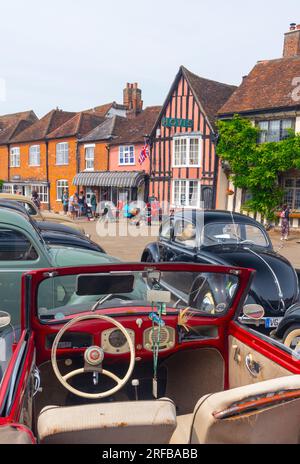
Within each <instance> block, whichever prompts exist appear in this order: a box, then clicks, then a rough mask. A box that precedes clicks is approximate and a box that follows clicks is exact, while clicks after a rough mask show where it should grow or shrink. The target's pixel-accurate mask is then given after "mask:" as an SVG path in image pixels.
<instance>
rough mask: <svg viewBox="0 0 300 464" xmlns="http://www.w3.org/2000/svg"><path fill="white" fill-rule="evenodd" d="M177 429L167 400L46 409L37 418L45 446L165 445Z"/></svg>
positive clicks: (170, 405)
mask: <svg viewBox="0 0 300 464" xmlns="http://www.w3.org/2000/svg"><path fill="white" fill-rule="evenodd" d="M175 428H176V409H175V406H174V403H173V402H172V401H171V400H168V399H161V400H158V401H132V402H124V403H123V402H122V403H98V404H89V405H83V406H71V407H58V406H48V407H46V408H44V409H43V410H42V411H41V413H40V415H39V418H38V424H37V430H38V438H39V442H40V443H44V444H50V443H53V444H62V443H67V444H71V443H79V444H100V443H105V444H114V443H115V444H138V443H140V444H152V443H155V444H156V443H157V444H166V443H168V442H169V440H170V438H171V436H172V433H173V432H174V430H175Z"/></svg>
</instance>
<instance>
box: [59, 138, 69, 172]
mask: <svg viewBox="0 0 300 464" xmlns="http://www.w3.org/2000/svg"><path fill="white" fill-rule="evenodd" d="M59 156H61V160H59ZM68 164H69V142H59V143H57V144H56V165H57V166H67V165H68Z"/></svg>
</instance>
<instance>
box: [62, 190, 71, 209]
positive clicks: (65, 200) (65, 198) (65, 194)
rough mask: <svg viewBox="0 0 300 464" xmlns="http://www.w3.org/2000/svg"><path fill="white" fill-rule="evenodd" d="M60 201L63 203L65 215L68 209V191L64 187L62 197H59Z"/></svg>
mask: <svg viewBox="0 0 300 464" xmlns="http://www.w3.org/2000/svg"><path fill="white" fill-rule="evenodd" d="M61 202H62V205H63V211H64V214H65V215H66V214H67V213H68V209H69V193H68V190H67V189H64V191H63V194H62V197H61Z"/></svg>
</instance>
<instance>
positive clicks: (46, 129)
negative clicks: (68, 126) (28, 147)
mask: <svg viewBox="0 0 300 464" xmlns="http://www.w3.org/2000/svg"><path fill="white" fill-rule="evenodd" d="M75 115H76V113H71V112H68V111H62V110H52V111H50V112H49V113H47V114H46V115H45V116H44V117H42V118H41V119H40V120H39V121H36V122H35V123H34V124H32V125H31V126H30V127H28V128H27V129H25V130H24V131H22V132H21V133H19V135H17V136H16V135H14V137H13V139H12V140H11V141H12V142H13V143H20V142H31V141H34V140H43V139H44V138H45V137H46V136H47V134H49V133H51V132H53V131H54V130H55V129H57V128H58V127H60V126H61V125H63V124H64V123H65V122H66V121H68V120H69V119H71V118H73V117H74V116H75Z"/></svg>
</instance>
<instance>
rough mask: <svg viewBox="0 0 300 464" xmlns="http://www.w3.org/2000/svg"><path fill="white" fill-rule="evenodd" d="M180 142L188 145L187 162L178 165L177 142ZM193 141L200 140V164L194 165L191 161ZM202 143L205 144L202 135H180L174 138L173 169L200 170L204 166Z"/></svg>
mask: <svg viewBox="0 0 300 464" xmlns="http://www.w3.org/2000/svg"><path fill="white" fill-rule="evenodd" d="M176 140H180V141H185V143H186V162H185V163H178V164H176V162H175V160H176V157H175V144H176V143H175V141H176ZM191 140H198V163H196V164H193V163H191V162H190V161H191V160H190V145H191ZM202 143H203V138H202V136H201V135H200V134H197V135H188V136H187V135H184V136H183V135H180V136H176V137H173V150H172V152H173V153H172V167H173V168H200V167H201V164H202Z"/></svg>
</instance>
